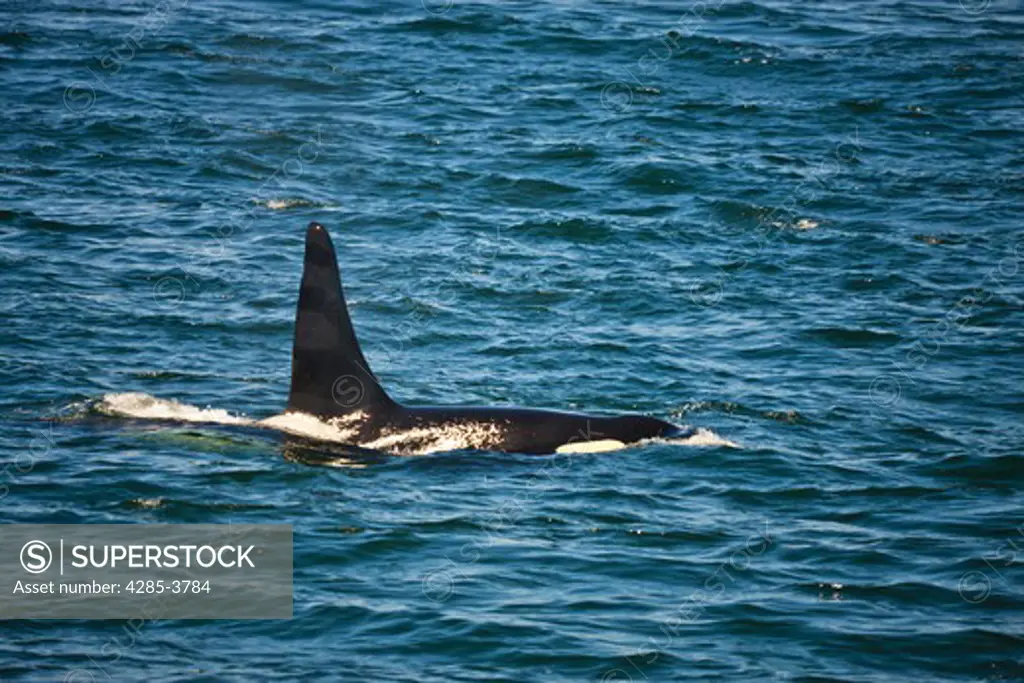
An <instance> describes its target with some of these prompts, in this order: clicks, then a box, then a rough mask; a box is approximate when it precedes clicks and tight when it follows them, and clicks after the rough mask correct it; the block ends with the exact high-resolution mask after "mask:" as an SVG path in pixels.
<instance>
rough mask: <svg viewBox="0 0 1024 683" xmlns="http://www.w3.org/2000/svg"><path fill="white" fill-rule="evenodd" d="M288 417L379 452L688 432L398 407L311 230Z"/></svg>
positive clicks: (562, 445) (533, 451) (653, 422)
mask: <svg viewBox="0 0 1024 683" xmlns="http://www.w3.org/2000/svg"><path fill="white" fill-rule="evenodd" d="M286 412H287V413H305V414H308V415H312V416H315V417H316V418H318V419H320V420H322V421H325V422H328V423H329V424H331V425H332V426H333V427H335V428H336V429H338V430H341V431H342V433H343V434H345V435H346V436H345V441H346V442H349V441H351V442H352V444H353V445H356V446H359V447H361V448H368V449H371V450H376V451H387V452H397V453H408V452H425V451H436V450H462V449H472V450H489V451H499V452H508V453H522V454H529V455H544V454H555V453H571V452H598V451H605V450H613V449H616V448H621V447H623V446H625V445H626V444H633V443H636V442H638V441H642V440H644V439H653V438H679V437H687V436H690V435H692V434H693V433H694V430H693V429H689V428H683V427H678V426H676V425H674V424H670V423H668V422H665V421H663V420H660V419H657V418H654V417H648V416H644V415H619V416H610V417H608V416H597V415H585V414H580V413H570V412H561V411H555V410H540V409H526V408H505V407H494V408H485V407H476V406H467V407H461V406H430V407H412V406H403V405H401V404H399V403H397V402H396V401H395V400H394V399H392V398H391V397H390V396H389V395H388V393H387V392H386V391H385V390H384V388H383V387H382V386H381V384H380V382H379V381H378V379H377V377H376V376H375V375H374V374H373V372H372V371H371V370H370V366H369V364H368V363H367V362H366V358H365V357H364V356H363V352H362V350H361V349H360V347H359V342H358V340H357V339H356V333H355V330H354V329H353V327H352V320H351V318H350V317H349V312H348V307H347V306H346V304H345V295H344V292H343V290H342V284H341V275H340V273H339V271H338V262H337V256H336V254H335V250H334V245H333V244H332V243H331V238H330V236H329V235H328V234H327V230H326V229H325V228H324V226H322V225H321V224H319V223H316V222H313V223H310V224H309V227H308V229H307V231H306V251H305V260H304V264H303V273H302V284H301V286H300V288H299V301H298V310H297V313H296V317H295V341H294V345H293V347H292V378H291V390H290V392H289V395H288V405H287V409H286Z"/></svg>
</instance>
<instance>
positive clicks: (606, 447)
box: [555, 439, 626, 453]
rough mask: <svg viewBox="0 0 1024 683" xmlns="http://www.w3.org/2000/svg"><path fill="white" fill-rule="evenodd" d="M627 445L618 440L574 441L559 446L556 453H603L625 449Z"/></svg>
mask: <svg viewBox="0 0 1024 683" xmlns="http://www.w3.org/2000/svg"><path fill="white" fill-rule="evenodd" d="M625 447H626V444H624V443H623V442H621V441H619V440H617V439H599V440H597V441H574V442H572V443H567V444H563V445H561V446H559V447H558V448H557V449H555V453H603V452H605V451H616V450H618V449H620V448H625Z"/></svg>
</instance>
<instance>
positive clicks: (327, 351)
mask: <svg viewBox="0 0 1024 683" xmlns="http://www.w3.org/2000/svg"><path fill="white" fill-rule="evenodd" d="M393 405H394V403H393V401H392V400H391V399H390V398H389V397H388V395H387V393H386V392H385V391H384V389H383V388H382V387H381V386H380V382H378V381H377V378H376V377H375V376H374V374H373V372H372V371H371V370H370V366H369V364H368V363H367V362H366V358H364V357H363V352H362V351H361V350H360V349H359V341H358V340H357V339H356V333H355V330H354V329H352V321H351V320H350V319H349V315H348V307H347V306H346V305H345V294H344V293H343V292H342V289H341V275H340V274H339V273H338V260H337V257H336V256H335V254H334V245H333V244H331V238H330V236H329V235H328V234H327V230H326V229H325V228H324V226H322V225H320V224H319V223H310V224H309V228H308V229H307V230H306V256H305V262H304V263H303V269H302V285H301V287H300V289H299V305H298V311H297V313H296V314H295V343H294V345H293V346H292V386H291V390H290V391H289V393H288V410H289V411H298V412H302V413H309V414H311V415H316V416H318V417H332V416H338V415H346V414H349V413H352V412H356V411H360V410H363V411H367V412H369V413H375V412H379V411H380V410H381V409H386V408H389V407H391V406H393Z"/></svg>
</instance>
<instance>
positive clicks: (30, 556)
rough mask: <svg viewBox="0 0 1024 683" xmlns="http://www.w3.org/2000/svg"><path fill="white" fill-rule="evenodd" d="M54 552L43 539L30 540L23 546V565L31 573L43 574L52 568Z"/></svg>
mask: <svg viewBox="0 0 1024 683" xmlns="http://www.w3.org/2000/svg"><path fill="white" fill-rule="evenodd" d="M51 562H53V552H51V551H50V546H48V545H46V544H45V543H43V542H42V541H29V542H28V543H26V544H25V545H23V546H21V566H22V567H24V568H25V571H27V572H28V573H29V574H42V573H43V572H45V571H46V570H47V569H49V568H50V563H51Z"/></svg>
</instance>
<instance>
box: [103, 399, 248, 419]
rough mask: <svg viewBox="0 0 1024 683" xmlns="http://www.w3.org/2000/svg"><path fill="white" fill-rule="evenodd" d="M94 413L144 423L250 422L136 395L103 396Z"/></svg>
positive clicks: (211, 409) (222, 412) (225, 413)
mask: <svg viewBox="0 0 1024 683" xmlns="http://www.w3.org/2000/svg"><path fill="white" fill-rule="evenodd" d="M95 410H96V411H97V412H99V413H101V414H103V415H110V416H113V417H133V418H139V419H145V420H178V421H180V422H207V423H213V424H226V425H249V424H252V423H253V421H252V420H250V419H249V418H247V417H240V416H237V415H232V414H231V413H229V412H228V411H226V410H221V409H220V408H209V407H207V408H199V407H197V406H193V405H188V404H187V403H179V402H178V401H175V400H168V399H163V398H157V397H156V396H150V395H149V394H143V393H138V392H130V393H122V394H107V395H105V396H104V397H103V398H102V399H100V401H99V403H97V404H96V406H95Z"/></svg>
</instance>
